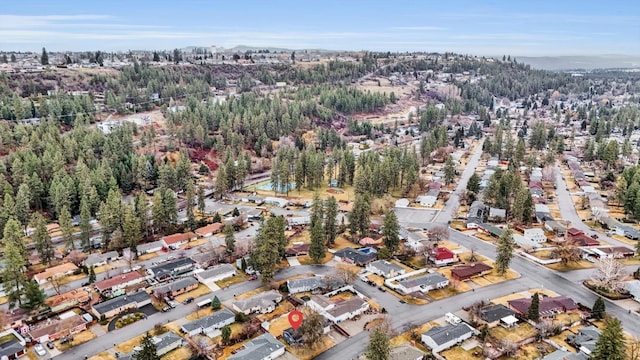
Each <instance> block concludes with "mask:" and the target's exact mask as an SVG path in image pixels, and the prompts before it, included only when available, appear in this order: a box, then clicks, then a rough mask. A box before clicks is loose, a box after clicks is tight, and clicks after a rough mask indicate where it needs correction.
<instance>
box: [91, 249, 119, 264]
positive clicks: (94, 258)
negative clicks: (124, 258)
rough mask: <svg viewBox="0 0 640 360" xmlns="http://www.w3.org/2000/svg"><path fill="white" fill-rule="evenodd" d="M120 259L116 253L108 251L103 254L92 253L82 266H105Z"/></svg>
mask: <svg viewBox="0 0 640 360" xmlns="http://www.w3.org/2000/svg"><path fill="white" fill-rule="evenodd" d="M118 258H120V255H118V252H117V251H108V252H106V253H103V254H99V253H93V254H89V256H88V257H87V258H86V259H85V261H84V264H85V265H86V266H89V267H91V266H101V265H105V264H106V263H107V262H109V261H112V260H116V259H118Z"/></svg>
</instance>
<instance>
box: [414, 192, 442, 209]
mask: <svg viewBox="0 0 640 360" xmlns="http://www.w3.org/2000/svg"><path fill="white" fill-rule="evenodd" d="M437 201H438V197H437V196H433V195H420V196H418V197H417V198H416V202H417V203H418V204H420V206H424V207H433V206H434V205H435V204H436V202H437Z"/></svg>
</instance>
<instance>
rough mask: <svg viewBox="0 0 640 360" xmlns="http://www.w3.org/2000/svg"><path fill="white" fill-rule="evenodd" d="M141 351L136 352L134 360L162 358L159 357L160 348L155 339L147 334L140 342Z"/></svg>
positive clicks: (157, 359)
mask: <svg viewBox="0 0 640 360" xmlns="http://www.w3.org/2000/svg"><path fill="white" fill-rule="evenodd" d="M140 348H141V349H140V350H138V351H136V352H135V353H134V354H133V359H134V360H160V356H159V355H158V348H157V347H156V344H155V343H154V342H153V338H152V337H151V335H150V334H149V333H148V332H147V334H146V335H145V336H144V337H143V338H142V341H141V342H140Z"/></svg>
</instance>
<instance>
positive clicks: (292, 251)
mask: <svg viewBox="0 0 640 360" xmlns="http://www.w3.org/2000/svg"><path fill="white" fill-rule="evenodd" d="M309 246H311V244H309V243H302V244H295V245H293V246H291V247H289V248H287V249H286V250H285V252H286V254H287V256H296V255H299V254H302V253H308V252H309Z"/></svg>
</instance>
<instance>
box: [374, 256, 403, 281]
mask: <svg viewBox="0 0 640 360" xmlns="http://www.w3.org/2000/svg"><path fill="white" fill-rule="evenodd" d="M365 268H366V269H367V270H368V271H370V272H372V273H374V274H376V275H379V276H382V277H385V278H391V277H394V276H398V275H404V274H405V272H406V270H405V269H404V268H403V267H402V266H400V265H398V264H394V263H390V262H388V261H386V260H376V261H374V262H371V263H369V264H367V266H366V267H365Z"/></svg>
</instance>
